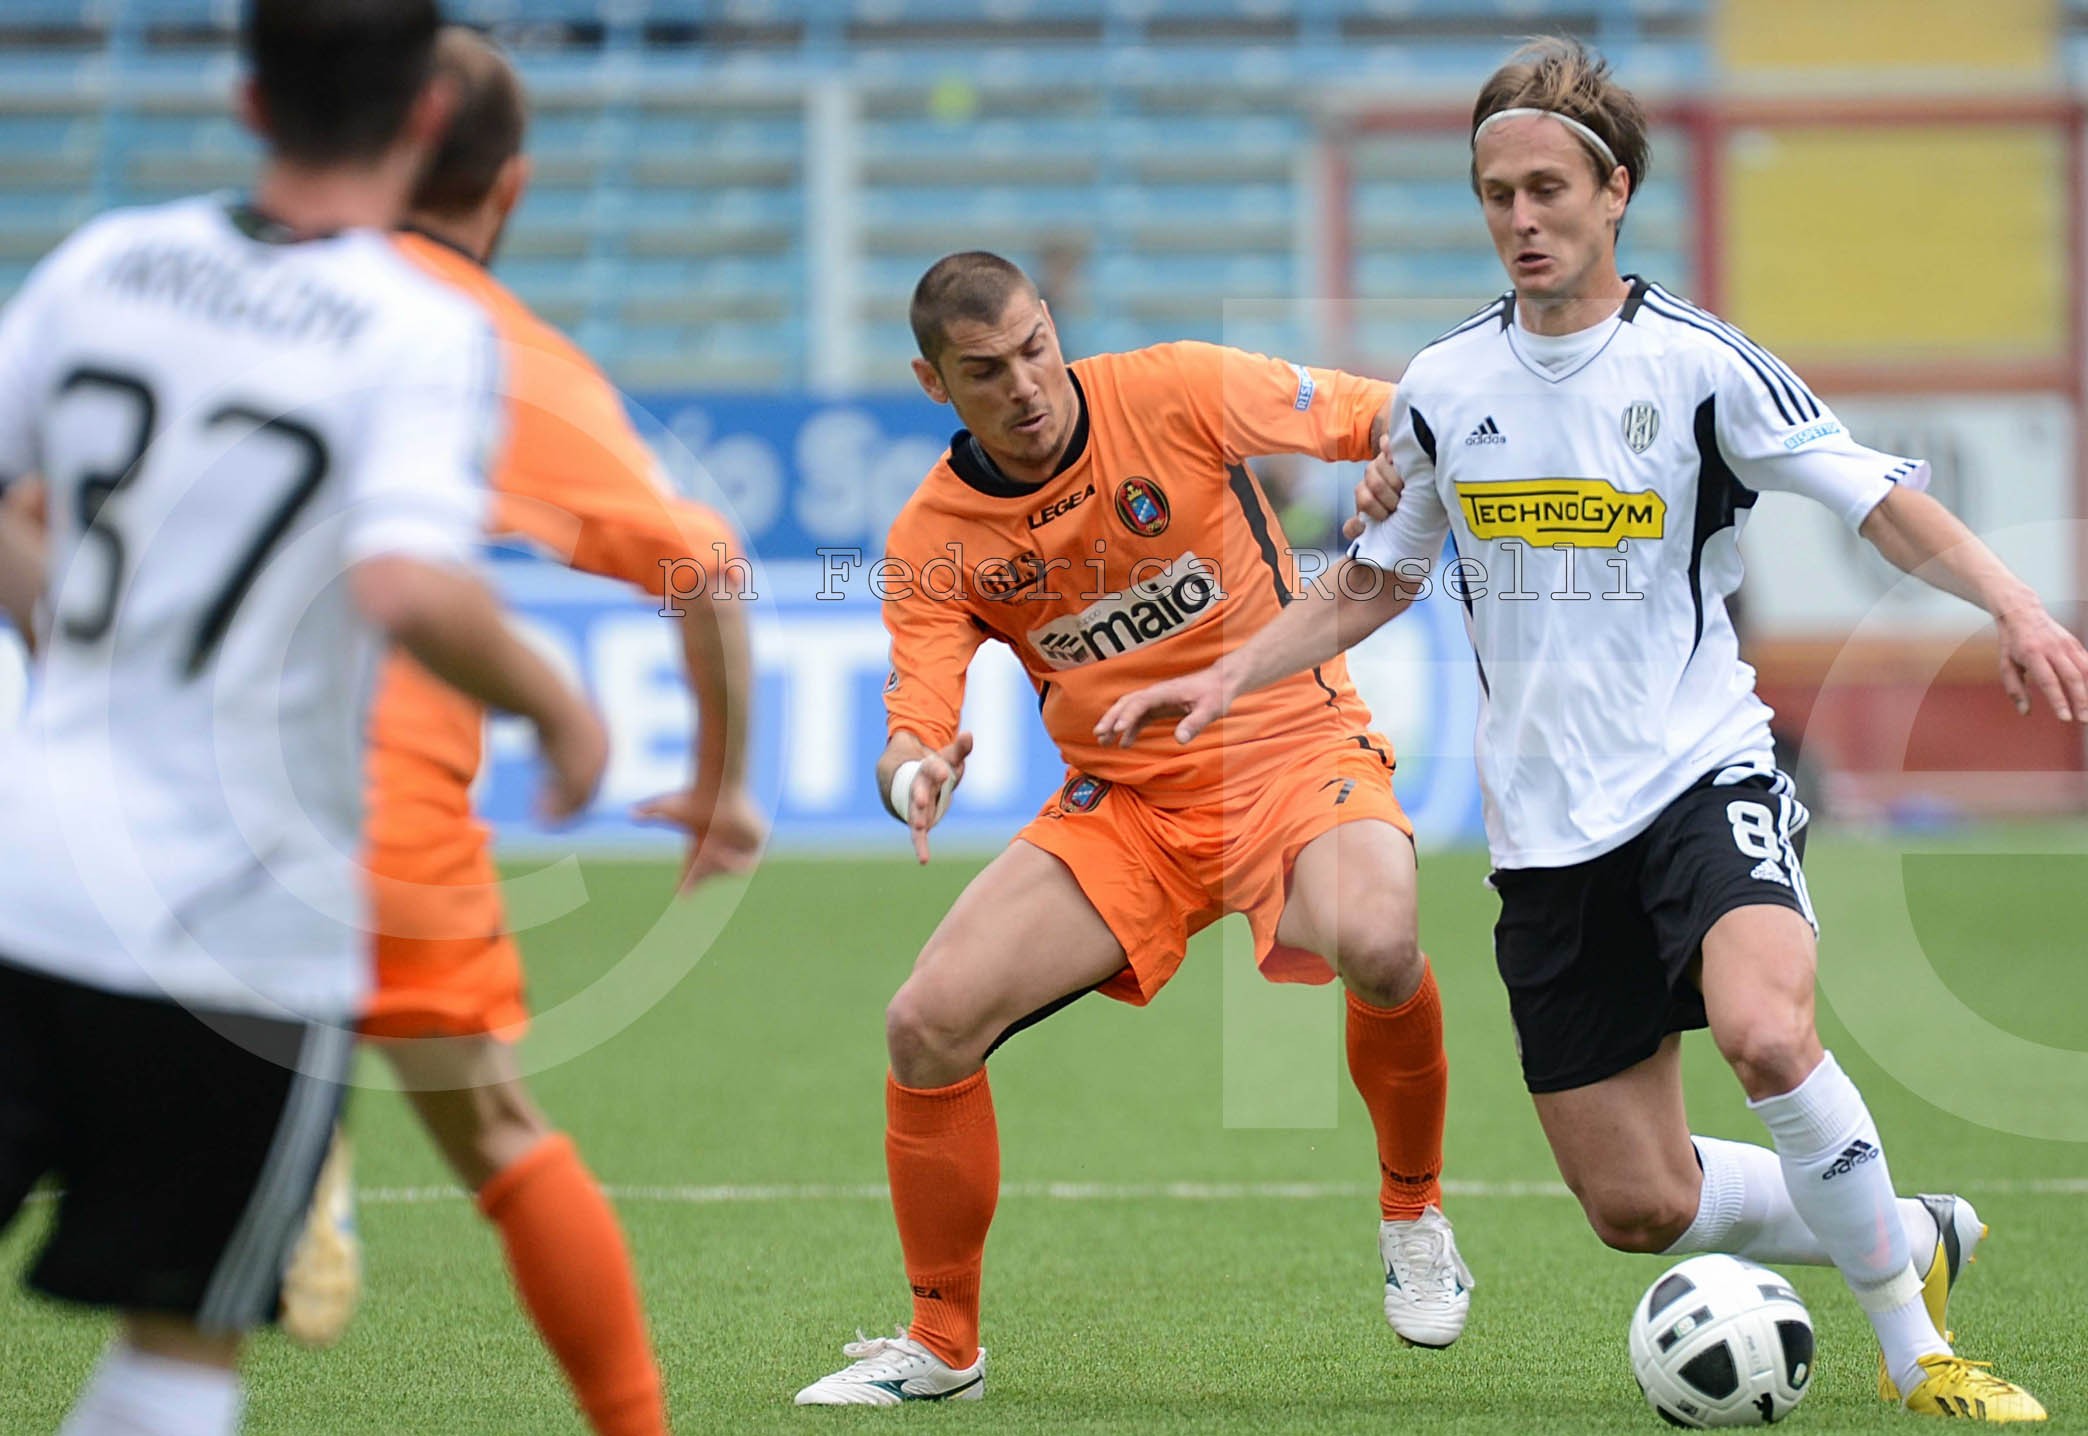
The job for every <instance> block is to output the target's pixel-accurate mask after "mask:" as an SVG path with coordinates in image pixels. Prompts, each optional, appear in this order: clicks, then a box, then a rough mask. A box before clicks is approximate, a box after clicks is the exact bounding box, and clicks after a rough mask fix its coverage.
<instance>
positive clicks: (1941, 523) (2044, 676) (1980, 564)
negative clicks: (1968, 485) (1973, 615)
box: [1857, 488, 2088, 723]
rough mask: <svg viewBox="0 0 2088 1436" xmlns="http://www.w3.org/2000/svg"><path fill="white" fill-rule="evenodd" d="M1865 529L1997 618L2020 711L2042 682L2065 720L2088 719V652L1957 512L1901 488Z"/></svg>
mask: <svg viewBox="0 0 2088 1436" xmlns="http://www.w3.org/2000/svg"><path fill="white" fill-rule="evenodd" d="M1857 532H1859V533H1861V534H1862V535H1863V537H1864V538H1866V539H1868V540H1869V541H1870V543H1871V544H1872V546H1873V547H1875V548H1876V549H1877V550H1878V552H1879V553H1881V554H1883V555H1884V556H1885V558H1886V560H1887V561H1888V562H1890V563H1891V564H1892V565H1893V566H1894V567H1895V568H1898V569H1900V570H1902V571H1904V572H1906V573H1910V574H1913V575H1914V576H1915V577H1916V578H1918V579H1920V580H1921V581H1922V582H1924V583H1926V584H1928V585H1930V586H1931V587H1933V588H1939V589H1942V590H1943V591H1944V592H1945V593H1951V594H1955V595H1957V596H1958V597H1959V598H1962V599H1964V600H1965V601H1966V602H1967V603H1972V604H1977V605H1978V606H1979V607H1980V608H1983V609H1985V610H1986V611H1987V612H1988V613H1990V614H1992V615H1993V616H1994V624H1995V626H1996V627H1997V628H1998V629H1999V630H2000V637H2001V686H2002V687H2003V688H2005V689H2007V690H2008V696H2009V698H2010V699H2011V700H2013V701H2014V703H2015V706H2016V712H2018V713H2024V714H2027V713H2028V712H2029V711H2030V693H2031V690H2032V689H2033V688H2034V689H2035V690H2036V691H2037V692H2039V693H2042V694H2043V695H2044V699H2045V701H2046V702H2047V703H2049V704H2051V705H2052V711H2053V712H2054V713H2057V714H2058V715H2059V717H2060V718H2061V719H2063V720H2065V721H2067V722H2080V723H2088V650H2084V649H2083V648H2082V647H2081V641H2080V640H2079V639H2078V638H2075V637H2074V636H2073V635H2072V634H2071V633H2069V632H2067V631H2066V629H2065V628H2063V627H2061V626H2060V624H2059V622H2058V620H2056V619H2054V618H2053V617H2052V616H2051V615H2050V614H2049V613H2047V612H2045V608H2044V604H2043V603H2042V602H2040V601H2039V600H2038V597H2037V593H2036V591H2035V590H2034V589H2032V588H2031V587H2030V585H2028V584H2027V583H2024V582H2023V581H2022V580H2021V579H2020V578H2017V577H2016V576H2015V575H2014V574H2013V573H2011V572H2009V570H2008V565H2006V564H2004V563H2003V562H2001V560H2000V559H1999V558H1998V557H1997V556H1996V555H1995V553H1994V551H1993V550H1992V549H1990V548H1988V547H1987V546H1986V545H1985V544H1984V543H1982V542H1980V540H1979V537H1978V536H1977V535H1976V534H1974V533H1973V532H1972V530H1970V529H1968V528H1966V527H1965V525H1964V523H1963V522H1962V521H1961V520H1960V519H1959V518H1958V516H1957V515H1956V514H1953V513H1952V512H1951V511H1950V510H1949V509H1946V508H1945V507H1943V505H1942V504H1940V503H1938V502H1936V500H1934V499H1933V498H1931V497H1929V496H1928V495H1927V494H1925V493H1922V492H1920V491H1919V490H1916V489H1907V488H1895V489H1894V490H1893V491H1892V492H1891V493H1889V494H1887V495H1886V496H1885V497H1884V499H1883V500H1882V501H1880V502H1879V503H1878V505H1877V506H1876V507H1875V508H1873V509H1872V510H1871V511H1870V514H1869V516H1868V517H1866V518H1865V519H1864V521H1863V523H1862V525H1861V526H1860V527H1859V528H1858V530H1857Z"/></svg>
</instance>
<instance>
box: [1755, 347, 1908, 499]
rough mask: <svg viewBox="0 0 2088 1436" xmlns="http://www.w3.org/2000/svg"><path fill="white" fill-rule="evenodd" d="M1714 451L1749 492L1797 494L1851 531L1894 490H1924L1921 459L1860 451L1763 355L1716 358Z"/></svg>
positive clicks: (1794, 378) (1760, 351) (1797, 384)
mask: <svg viewBox="0 0 2088 1436" xmlns="http://www.w3.org/2000/svg"><path fill="white" fill-rule="evenodd" d="M1717 396H1718V397H1717V411H1718V425H1717V428H1718V434H1717V438H1718V449H1719V453H1720V454H1721V456H1723V458H1724V459H1725V461H1726V464H1727V466H1728V467H1730V468H1731V469H1732V471H1733V475H1734V477H1735V478H1737V479H1739V480H1740V482H1741V483H1743V484H1745V485H1747V486H1748V487H1749V488H1751V489H1775V490H1780V491H1782V492H1785V493H1793V494H1802V495H1804V496H1805V497H1806V498H1809V499H1814V500H1816V501H1818V502H1819V503H1822V504H1825V505H1826V506H1827V507H1828V508H1830V509H1832V510H1833V511H1834V512H1835V513H1836V514H1839V515H1840V516H1841V520H1842V522H1843V523H1845V524H1847V525H1849V527H1851V528H1855V527H1856V526H1857V525H1859V524H1861V523H1862V522H1863V521H1864V519H1866V518H1867V517H1869V516H1870V511H1871V510H1872V509H1874V508H1876V507H1877V506H1878V504H1879V502H1880V501H1881V500H1882V499H1883V498H1884V497H1885V496H1886V495H1887V494H1889V493H1891V492H1892V489H1893V486H1894V485H1896V484H1901V485H1905V486H1906V487H1908V488H1910V489H1925V488H1927V487H1928V481H1929V466H1928V462H1927V461H1926V460H1924V459H1907V458H1902V457H1900V456H1899V455H1897V454H1886V453H1881V452H1879V451H1878V450H1876V449H1869V448H1865V447H1864V446H1863V445H1862V444H1859V443H1857V442H1856V440H1855V439H1854V438H1853V437H1851V435H1850V434H1849V431H1848V430H1847V429H1845V428H1844V427H1843V426H1842V423H1841V420H1839V419H1837V418H1836V417H1835V416H1834V411H1833V410H1832V409H1829V408H1828V407H1827V406H1826V405H1825V404H1823V403H1821V402H1820V400H1819V399H1818V398H1817V397H1815V396H1814V394H1813V392H1812V391H1811V390H1810V389H1808V388H1806V387H1805V384H1804V383H1803V382H1802V381H1801V380H1800V379H1799V378H1798V376H1797V375H1795V374H1793V373H1792V372H1791V371H1790V370H1789V369H1788V368H1786V367H1785V366H1784V365H1783V363H1782V362H1781V361H1780V360H1778V359H1777V358H1776V357H1775V356H1774V355H1772V354H1770V353H1769V352H1768V351H1767V350H1766V349H1761V348H1758V347H1756V346H1754V345H1752V344H1749V345H1747V346H1746V347H1745V348H1744V349H1735V350H1732V351H1731V352H1730V353H1722V354H1721V355H1720V356H1719V372H1718V378H1717Z"/></svg>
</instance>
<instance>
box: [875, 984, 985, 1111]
mask: <svg viewBox="0 0 2088 1436" xmlns="http://www.w3.org/2000/svg"><path fill="white" fill-rule="evenodd" d="M953 1006H954V1004H952V1003H951V1001H950V1000H949V999H948V998H947V997H945V996H943V995H941V994H939V993H938V992H937V991H936V990H935V989H934V987H933V986H931V985H930V984H928V983H925V982H922V981H920V980H919V979H918V978H909V979H908V980H907V982H906V983H905V985H904V986H902V987H901V988H900V989H899V991H898V992H897V993H895V994H894V995H893V997H892V1000H891V1002H890V1003H888V1004H887V1005H886V1007H885V1048H886V1050H887V1051H888V1052H889V1053H890V1054H891V1059H892V1075H893V1076H894V1077H895V1078H897V1079H898V1080H899V1082H900V1083H901V1085H903V1086H907V1087H923V1088H925V1087H947V1086H949V1085H950V1084H951V1083H952V1082H960V1081H962V1080H963V1079H964V1078H966V1077H968V1076H970V1075H971V1074H972V1073H973V1072H974V1071H976V1070H977V1069H978V1066H979V1063H980V1061H981V1060H982V1059H983V1057H984V1055H985V1051H986V1043H985V1042H984V1041H981V1040H980V1036H979V1034H978V1032H977V1031H975V1030H974V1029H975V1027H976V1024H975V1023H973V1022H971V1021H968V1020H967V1019H966V1017H965V1016H964V1015H963V1014H960V1013H958V1012H956V1011H954V1010H953Z"/></svg>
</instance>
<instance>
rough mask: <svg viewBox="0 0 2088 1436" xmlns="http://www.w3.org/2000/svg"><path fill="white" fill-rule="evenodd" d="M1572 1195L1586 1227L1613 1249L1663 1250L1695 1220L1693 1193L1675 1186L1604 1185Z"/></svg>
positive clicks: (1644, 1251)
mask: <svg viewBox="0 0 2088 1436" xmlns="http://www.w3.org/2000/svg"><path fill="white" fill-rule="evenodd" d="M1574 1195H1575V1196H1577V1197H1579V1198H1580V1203H1581V1211H1582V1212H1584V1213H1585V1214H1586V1215H1587V1218H1588V1225H1589V1227H1590V1228H1592V1229H1593V1230H1594V1232H1595V1235H1596V1236H1597V1237H1599V1238H1601V1239H1602V1244H1603V1245H1604V1246H1606V1247H1609V1248H1611V1249H1612V1250H1614V1251H1620V1252H1641V1253H1649V1252H1664V1251H1667V1250H1668V1249H1669V1248H1670V1247H1672V1246H1674V1244H1675V1243H1676V1241H1677V1240H1679V1239H1680V1238H1681V1236H1682V1233H1684V1232H1686V1231H1688V1230H1689V1224H1690V1223H1691V1222H1693V1221H1695V1220H1696V1211H1697V1200H1696V1194H1695V1193H1693V1192H1683V1191H1681V1190H1679V1189H1678V1190H1665V1189H1660V1188H1634V1187H1623V1186H1618V1187H1610V1186H1605V1187H1604V1188H1603V1189H1602V1190H1600V1191H1599V1192H1578V1191H1577V1192H1575V1193H1574Z"/></svg>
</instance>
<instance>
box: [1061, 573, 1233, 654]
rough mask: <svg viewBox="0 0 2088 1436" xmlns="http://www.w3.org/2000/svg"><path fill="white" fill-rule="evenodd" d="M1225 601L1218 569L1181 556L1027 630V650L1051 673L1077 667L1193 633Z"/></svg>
mask: <svg viewBox="0 0 2088 1436" xmlns="http://www.w3.org/2000/svg"><path fill="white" fill-rule="evenodd" d="M1224 598H1225V594H1224V592H1223V591H1222V590H1221V589H1220V588H1219V587H1218V569H1217V566H1216V565H1214V564H1211V563H1207V562H1205V561H1204V560H1203V559H1200V558H1198V557H1197V556H1196V555H1195V554H1193V553H1185V554H1183V555H1182V556H1181V557H1180V558H1178V559H1176V560H1175V561H1174V562H1172V563H1170V564H1169V565H1168V566H1167V567H1166V568H1164V569H1162V570H1160V572H1158V573H1156V574H1154V575H1153V576H1152V577H1151V578H1148V579H1142V580H1140V581H1139V582H1137V583H1134V584H1132V585H1131V587H1130V588H1128V589H1126V590H1124V592H1122V593H1112V594H1110V595H1109V596H1108V597H1106V598H1103V599H1099V600H1097V601H1096V602H1094V603H1091V604H1089V605H1088V606H1087V607H1086V608H1083V609H1082V610H1081V611H1080V612H1078V613H1069V614H1066V615H1065V616H1064V617H1061V618H1054V619H1053V620H1052V621H1051V622H1049V623H1046V624H1043V625H1041V626H1040V627H1037V628H1033V629H1031V630H1030V634H1029V641H1030V647H1032V648H1034V649H1036V650H1037V653H1038V655H1039V656H1040V657H1041V658H1043V660H1044V661H1045V662H1046V663H1048V664H1050V665H1051V666H1052V667H1053V668H1078V667H1080V666H1081V665H1082V664H1087V663H1099V662H1101V661H1102V660H1103V659H1106V658H1115V657H1117V656H1118V655H1119V654H1123V653H1129V652H1130V651H1131V650H1132V649H1134V648H1143V647H1145V645H1147V644H1148V643H1158V642H1159V641H1160V640H1161V639H1163V638H1167V637H1171V636H1172V635H1174V634H1177V633H1180V632H1182V631H1183V630H1184V629H1188V628H1194V627H1195V626H1196V625H1197V624H1199V623H1202V622H1203V621H1204V620H1205V619H1207V618H1209V617H1210V616H1211V615H1212V614H1214V613H1216V612H1217V611H1218V605H1219V603H1220V602H1222V601H1223V600H1224Z"/></svg>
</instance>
